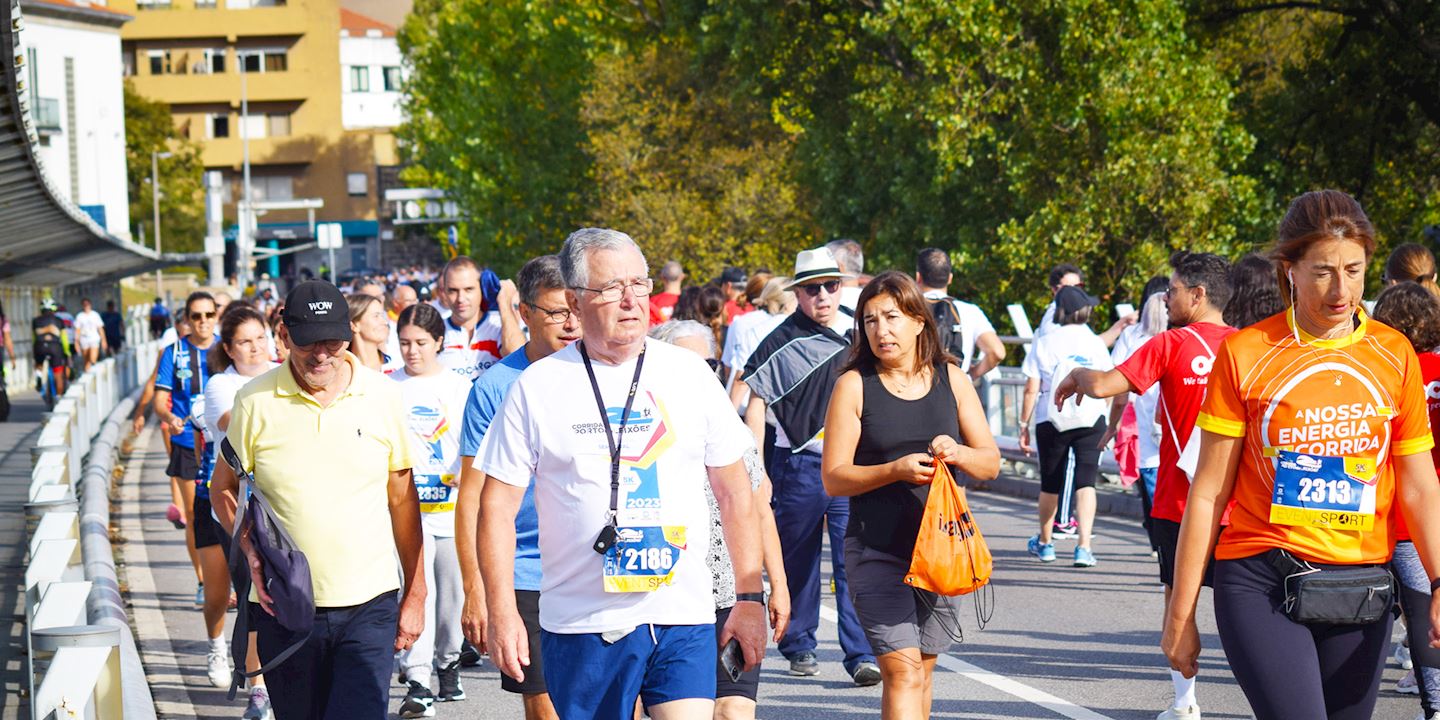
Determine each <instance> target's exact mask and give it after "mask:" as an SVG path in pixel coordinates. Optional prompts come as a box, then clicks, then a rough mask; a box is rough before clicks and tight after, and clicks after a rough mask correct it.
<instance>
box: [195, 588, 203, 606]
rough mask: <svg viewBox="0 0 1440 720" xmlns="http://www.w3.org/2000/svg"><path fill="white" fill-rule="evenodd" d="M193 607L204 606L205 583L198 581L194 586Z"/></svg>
mask: <svg viewBox="0 0 1440 720" xmlns="http://www.w3.org/2000/svg"><path fill="white" fill-rule="evenodd" d="M195 607H197V608H203V607H205V583H199V584H197V585H196V586H195Z"/></svg>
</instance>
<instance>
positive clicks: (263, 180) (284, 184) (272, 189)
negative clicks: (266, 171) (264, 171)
mask: <svg viewBox="0 0 1440 720" xmlns="http://www.w3.org/2000/svg"><path fill="white" fill-rule="evenodd" d="M250 199H251V201H252V202H260V201H263V200H294V199H295V178H293V177H290V176H289V175H258V176H257V175H251V176H250Z"/></svg>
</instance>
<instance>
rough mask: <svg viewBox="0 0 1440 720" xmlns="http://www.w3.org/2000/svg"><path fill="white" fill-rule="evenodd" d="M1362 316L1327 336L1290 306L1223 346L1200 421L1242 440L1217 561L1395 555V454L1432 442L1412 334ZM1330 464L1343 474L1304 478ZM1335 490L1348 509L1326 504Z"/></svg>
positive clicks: (1365, 560) (1359, 560)
mask: <svg viewBox="0 0 1440 720" xmlns="http://www.w3.org/2000/svg"><path fill="white" fill-rule="evenodd" d="M1357 317H1358V318H1359V324H1358V327H1356V329H1355V331H1354V332H1353V333H1351V334H1350V335H1349V336H1347V337H1344V338H1339V339H1335V340H1322V339H1319V338H1314V337H1311V336H1310V335H1309V334H1308V333H1306V332H1305V331H1304V330H1301V329H1298V328H1296V326H1295V324H1294V320H1293V318H1292V316H1291V314H1290V311H1288V310H1287V311H1286V312H1284V313H1280V314H1278V315H1275V316H1273V317H1270V318H1267V319H1265V320H1262V321H1260V322H1259V323H1256V324H1255V325H1253V326H1251V327H1249V328H1246V329H1244V330H1241V331H1240V332H1238V333H1235V334H1234V335H1231V336H1230V337H1229V338H1227V339H1226V340H1225V341H1224V343H1222V344H1221V346H1220V353H1219V357H1218V358H1217V359H1216V363H1215V369H1214V371H1213V372H1212V374H1211V376H1210V386H1209V391H1208V394H1207V395H1206V397H1205V404H1204V405H1203V406H1202V407H1201V411H1200V416H1199V418H1198V419H1197V421H1196V424H1197V425H1198V426H1200V427H1201V428H1202V429H1204V430H1208V431H1210V432H1213V433H1217V434H1220V435H1226V436H1229V437H1235V438H1242V439H1243V443H1242V446H1243V449H1242V451H1241V458H1240V465H1239V468H1238V470H1237V471H1236V476H1235V484H1234V491H1233V493H1232V495H1231V499H1232V501H1233V502H1234V508H1233V510H1232V511H1231V514H1230V527H1229V528H1228V529H1226V530H1225V531H1224V532H1223V533H1221V535H1220V540H1219V542H1218V544H1217V545H1216V547H1215V557H1216V559H1218V560H1233V559H1237V558H1245V557H1250V556H1252V555H1257V554H1259V553H1262V552H1265V551H1267V550H1270V549H1272V548H1282V549H1285V550H1288V551H1290V552H1291V553H1293V554H1294V555H1296V556H1298V557H1301V558H1304V559H1306V560H1311V561H1314V562H1320V563H1336V564H1371V563H1383V562H1386V561H1387V560H1389V559H1390V553H1391V551H1392V550H1393V548H1394V546H1395V532H1394V530H1395V529H1394V525H1393V523H1392V522H1391V511H1392V509H1393V505H1394V501H1395V497H1396V493H1395V471H1394V467H1393V465H1392V463H1391V462H1390V459H1391V458H1392V457H1394V456H1400V455H1412V454H1415V453H1422V452H1428V451H1429V450H1430V448H1431V447H1433V446H1434V444H1435V441H1434V438H1433V437H1432V436H1431V434H1430V421H1429V416H1428V413H1427V408H1426V403H1425V390H1424V387H1423V385H1422V383H1421V372H1420V362H1419V360H1418V359H1416V357H1415V351H1414V350H1413V349H1412V348H1411V347H1410V342H1409V341H1408V340H1406V339H1405V336H1403V335H1401V334H1400V333H1399V332H1397V331H1395V330H1394V329H1392V328H1389V327H1386V326H1385V325H1382V324H1380V323H1378V322H1375V321H1374V320H1370V319H1369V318H1367V317H1366V316H1365V314H1364V312H1363V311H1362V312H1359V313H1358V314H1357ZM1282 451H1283V452H1282ZM1282 456H1283V458H1282ZM1282 459H1283V460H1285V462H1283V463H1282ZM1297 463H1298V464H1297ZM1322 467H1324V468H1332V469H1333V468H1343V470H1342V471H1341V472H1340V473H1339V475H1340V477H1339V479H1338V480H1337V479H1336V476H1335V473H1334V471H1333V470H1326V471H1324V472H1325V473H1329V474H1328V475H1326V476H1325V477H1328V478H1329V480H1328V481H1327V480H1325V477H1309V476H1308V475H1309V474H1312V473H1311V472H1307V471H1313V472H1314V474H1321V471H1320V468H1322ZM1277 475H1278V476H1279V477H1280V479H1281V480H1282V482H1281V483H1280V485H1279V488H1280V490H1279V492H1277ZM1280 496H1283V498H1282V497H1280ZM1317 498H1318V500H1317ZM1337 498H1339V500H1340V501H1342V502H1343V503H1346V504H1350V510H1352V512H1331V511H1330V510H1329V508H1333V507H1335V506H1334V505H1327V504H1326V501H1327V500H1328V501H1329V502H1332V503H1333V502H1336V501H1337ZM1316 508H1319V509H1316Z"/></svg>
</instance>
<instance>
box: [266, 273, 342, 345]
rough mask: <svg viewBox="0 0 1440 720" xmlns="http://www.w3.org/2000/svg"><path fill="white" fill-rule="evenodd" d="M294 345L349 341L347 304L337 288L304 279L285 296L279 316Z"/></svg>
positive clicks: (319, 281)
mask: <svg viewBox="0 0 1440 720" xmlns="http://www.w3.org/2000/svg"><path fill="white" fill-rule="evenodd" d="M280 317H281V319H282V320H284V321H285V328H286V329H287V330H289V331H290V337H291V338H292V339H294V341H295V344H296V345H313V344H315V343H317V342H324V341H326V340H344V341H346V342H349V341H350V338H351V336H352V333H351V332H350V304H349V303H347V302H345V295H343V294H342V293H341V292H340V289H339V288H337V287H335V286H334V285H331V284H330V283H328V282H325V281H324V280H306V281H305V282H302V283H300V284H299V285H296V286H295V288H294V289H292V290H291V291H290V294H289V295H286V296H285V310H284V311H283V312H281V313H280Z"/></svg>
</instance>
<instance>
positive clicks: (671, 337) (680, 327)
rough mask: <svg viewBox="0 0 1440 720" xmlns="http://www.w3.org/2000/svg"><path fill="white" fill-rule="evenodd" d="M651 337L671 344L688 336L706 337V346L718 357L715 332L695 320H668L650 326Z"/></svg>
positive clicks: (712, 355) (712, 354)
mask: <svg viewBox="0 0 1440 720" xmlns="http://www.w3.org/2000/svg"><path fill="white" fill-rule="evenodd" d="M650 337H652V338H655V339H656V340H659V341H660V342H665V343H670V344H671V345H674V344H675V341H676V340H681V339H684V338H687V337H699V338H704V339H705V345H706V347H708V348H710V357H712V358H713V357H716V352H715V332H714V331H712V330H711V329H710V328H708V327H705V326H704V325H701V324H700V323H698V322H696V321H694V320H669V321H666V322H664V323H661V324H659V325H656V326H655V327H653V328H650Z"/></svg>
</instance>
